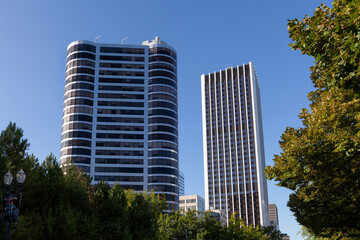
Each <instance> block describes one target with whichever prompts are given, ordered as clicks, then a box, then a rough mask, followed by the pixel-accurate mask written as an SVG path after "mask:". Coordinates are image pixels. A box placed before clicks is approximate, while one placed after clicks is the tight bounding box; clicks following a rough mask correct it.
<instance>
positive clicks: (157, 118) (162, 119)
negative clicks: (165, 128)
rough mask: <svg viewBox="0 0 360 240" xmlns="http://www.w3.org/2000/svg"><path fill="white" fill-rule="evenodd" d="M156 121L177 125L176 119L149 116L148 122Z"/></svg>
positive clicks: (154, 122)
mask: <svg viewBox="0 0 360 240" xmlns="http://www.w3.org/2000/svg"><path fill="white" fill-rule="evenodd" d="M156 123H165V124H169V125H173V126H176V127H177V125H178V124H177V121H176V120H174V119H173V118H166V117H151V118H149V124H156Z"/></svg>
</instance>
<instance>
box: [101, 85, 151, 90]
mask: <svg viewBox="0 0 360 240" xmlns="http://www.w3.org/2000/svg"><path fill="white" fill-rule="evenodd" d="M99 90H100V91H129V92H143V91H144V87H133V86H109V85H99Z"/></svg>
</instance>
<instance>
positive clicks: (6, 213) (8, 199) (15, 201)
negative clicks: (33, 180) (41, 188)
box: [1, 169, 26, 240]
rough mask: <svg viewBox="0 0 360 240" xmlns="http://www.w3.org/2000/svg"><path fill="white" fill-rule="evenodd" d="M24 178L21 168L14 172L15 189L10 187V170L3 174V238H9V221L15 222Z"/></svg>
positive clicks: (11, 177)
mask: <svg viewBox="0 0 360 240" xmlns="http://www.w3.org/2000/svg"><path fill="white" fill-rule="evenodd" d="M25 178H26V174H25V172H24V171H23V170H22V169H21V170H20V171H19V172H18V173H17V174H16V182H17V190H14V189H12V188H11V183H12V180H13V176H12V175H11V173H10V171H8V172H7V173H6V174H5V175H4V185H5V193H4V198H3V213H2V217H1V219H2V221H3V222H4V223H5V224H6V232H5V240H9V239H10V227H11V223H13V222H17V221H18V217H19V210H20V204H21V196H22V192H21V187H22V184H23V183H24V181H25Z"/></svg>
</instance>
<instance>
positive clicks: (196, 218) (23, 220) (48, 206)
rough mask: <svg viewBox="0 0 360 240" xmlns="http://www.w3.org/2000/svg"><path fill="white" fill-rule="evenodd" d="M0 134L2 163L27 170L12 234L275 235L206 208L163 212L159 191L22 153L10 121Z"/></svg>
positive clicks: (135, 238) (18, 237)
mask: <svg viewBox="0 0 360 240" xmlns="http://www.w3.org/2000/svg"><path fill="white" fill-rule="evenodd" d="M0 136H1V137H0V139H1V141H0V149H2V152H1V160H2V161H3V162H2V164H3V166H7V167H9V168H10V169H12V170H18V169H20V168H24V170H25V172H26V175H27V177H26V181H25V183H24V186H23V188H22V192H23V198H22V204H21V208H20V216H19V222H17V223H14V224H12V229H13V230H12V231H11V239H15V240H25V239H26V240H28V239H31V240H38V239H39V240H40V239H53V240H57V239H89V240H90V239H91V240H93V239H94V240H105V239H122V240H152V239H160V240H165V239H166V240H173V239H178V240H180V239H197V240H218V239H224V240H235V239H273V240H278V238H275V237H274V236H275V235H274V233H275V232H274V231H272V230H269V229H266V228H259V227H256V228H253V227H251V226H245V225H244V224H243V222H241V221H238V220H236V219H235V217H233V218H232V219H231V220H230V224H229V227H225V226H223V225H221V224H220V223H219V222H218V221H217V220H216V219H215V218H214V217H213V216H212V214H211V213H210V212H205V213H202V212H196V211H188V212H187V213H186V214H183V213H181V212H180V211H177V212H174V213H171V214H167V213H163V210H164V209H166V208H167V206H166V201H165V198H164V197H161V196H159V195H156V194H154V193H153V192H152V193H147V192H143V193H137V192H133V191H131V190H124V189H122V188H121V187H120V185H118V184H115V185H114V186H113V187H112V188H110V186H109V185H108V184H106V183H104V182H102V181H101V182H100V183H98V184H96V185H91V179H90V177H89V176H88V175H87V174H85V173H84V172H82V171H80V170H79V169H78V168H77V167H75V166H73V165H71V164H70V165H68V166H67V167H66V168H65V169H64V168H61V166H60V165H59V163H58V161H57V160H56V158H55V157H54V155H52V154H50V155H49V156H48V157H47V158H46V159H45V160H44V161H43V162H42V163H41V164H39V162H38V160H37V159H36V158H35V157H34V156H33V155H28V154H27V149H28V147H29V144H28V141H27V140H26V139H24V138H23V131H22V130H21V129H20V128H18V127H16V125H15V124H12V123H11V124H10V125H9V127H8V128H7V129H6V130H5V131H3V132H2V133H1V135H0ZM8 145H11V148H10V147H9V146H8ZM3 149H6V151H4V150H3ZM13 159H14V160H13ZM4 173H5V172H4ZM0 235H4V225H3V224H2V225H1V229H0Z"/></svg>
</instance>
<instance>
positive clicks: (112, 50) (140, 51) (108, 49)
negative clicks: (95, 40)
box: [100, 47, 145, 54]
mask: <svg viewBox="0 0 360 240" xmlns="http://www.w3.org/2000/svg"><path fill="white" fill-rule="evenodd" d="M100 52H102V53H128V54H144V53H145V49H144V48H123V47H121V48H120V47H100Z"/></svg>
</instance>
